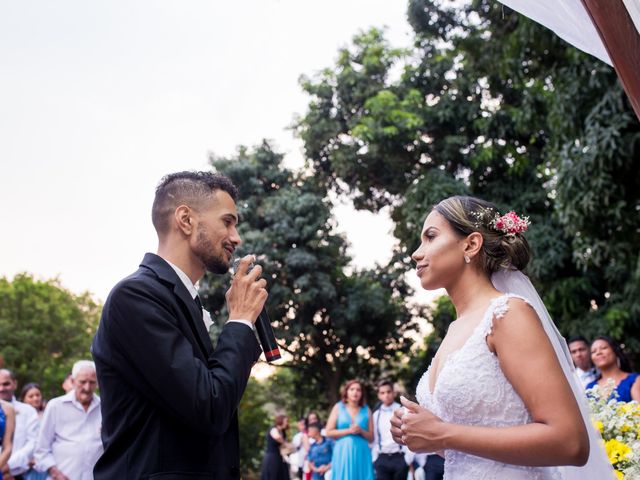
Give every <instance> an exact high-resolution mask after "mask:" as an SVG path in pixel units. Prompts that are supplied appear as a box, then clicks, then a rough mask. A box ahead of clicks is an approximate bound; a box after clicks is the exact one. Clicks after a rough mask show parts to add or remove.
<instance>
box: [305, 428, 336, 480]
mask: <svg viewBox="0 0 640 480" xmlns="http://www.w3.org/2000/svg"><path fill="white" fill-rule="evenodd" d="M321 429H322V427H321V426H320V424H319V423H311V424H310V425H309V427H308V428H307V434H308V435H309V438H311V439H313V443H312V444H311V447H310V448H309V455H308V457H307V458H308V460H309V467H310V469H311V472H312V474H313V475H312V480H324V478H325V475H326V474H327V472H328V471H329V470H331V457H332V455H333V440H331V439H330V438H325V437H324V436H322V434H321V433H320V430H321ZM336 478H337V477H336Z"/></svg>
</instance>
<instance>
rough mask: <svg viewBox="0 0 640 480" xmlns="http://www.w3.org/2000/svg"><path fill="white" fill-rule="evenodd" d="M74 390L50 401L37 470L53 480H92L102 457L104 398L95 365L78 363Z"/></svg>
mask: <svg viewBox="0 0 640 480" xmlns="http://www.w3.org/2000/svg"><path fill="white" fill-rule="evenodd" d="M71 373H72V376H73V386H74V388H73V390H71V391H70V392H69V393H67V394H66V395H63V396H61V397H56V398H54V399H52V400H51V401H49V403H48V404H47V408H46V409H45V411H44V417H43V419H42V428H41V429H40V435H39V436H38V442H37V445H36V453H35V458H36V468H37V469H38V470H40V471H43V472H48V473H49V478H51V479H53V480H92V479H93V467H94V465H95V463H96V461H97V460H98V458H99V457H100V455H101V454H102V441H101V440H100V429H101V425H102V416H101V414H100V398H99V397H98V396H97V395H95V394H94V392H95V390H96V387H97V386H98V382H97V380H96V367H95V364H94V363H93V362H91V361H89V360H80V361H79V362H76V364H75V365H74V366H73V370H72V372H71Z"/></svg>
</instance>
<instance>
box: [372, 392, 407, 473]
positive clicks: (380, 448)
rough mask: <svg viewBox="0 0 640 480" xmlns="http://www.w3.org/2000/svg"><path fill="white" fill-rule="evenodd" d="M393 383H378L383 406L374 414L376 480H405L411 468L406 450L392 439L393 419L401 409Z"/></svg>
mask: <svg viewBox="0 0 640 480" xmlns="http://www.w3.org/2000/svg"><path fill="white" fill-rule="evenodd" d="M395 397H396V393H395V390H394V388H393V382H391V381H389V380H382V381H381V382H379V383H378V399H379V400H380V402H382V403H381V405H380V408H378V409H377V410H376V411H375V412H373V452H372V453H373V464H374V467H375V469H376V480H405V479H406V478H407V472H408V471H409V467H408V466H407V463H406V462H405V459H404V453H405V451H404V449H403V447H401V446H400V445H398V444H397V443H396V442H394V440H393V438H392V437H391V422H390V420H391V417H392V415H393V412H394V410H397V409H398V408H400V404H399V403H397V402H396V401H395Z"/></svg>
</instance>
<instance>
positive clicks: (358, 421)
mask: <svg viewBox="0 0 640 480" xmlns="http://www.w3.org/2000/svg"><path fill="white" fill-rule="evenodd" d="M326 435H327V437H329V438H333V439H334V440H335V445H334V447H333V457H332V459H331V478H334V479H336V480H373V478H374V476H373V463H372V461H371V450H370V449H369V442H372V441H373V420H372V418H371V412H370V411H369V407H368V406H367V405H366V404H365V395H364V388H363V386H362V384H361V383H360V382H359V381H358V380H350V381H349V382H347V383H346V385H345V386H344V387H343V389H342V401H340V402H338V403H336V404H335V405H334V407H333V409H332V410H331V414H330V415H329V420H328V421H327V432H326Z"/></svg>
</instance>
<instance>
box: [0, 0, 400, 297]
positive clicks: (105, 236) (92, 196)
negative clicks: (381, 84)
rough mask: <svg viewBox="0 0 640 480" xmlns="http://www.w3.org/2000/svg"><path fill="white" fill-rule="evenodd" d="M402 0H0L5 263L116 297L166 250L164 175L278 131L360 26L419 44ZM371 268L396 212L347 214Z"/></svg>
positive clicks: (348, 227) (280, 142) (342, 215)
mask: <svg viewBox="0 0 640 480" xmlns="http://www.w3.org/2000/svg"><path fill="white" fill-rule="evenodd" d="M405 10H406V2H405V1H390V0H340V1H338V0H325V1H323V2H318V1H314V2H311V1H307V0H242V1H236V2H228V1H225V2H222V1H216V0H209V1H196V0H189V1H184V2H178V1H168V0H147V1H135V0H134V1H132V0H127V1H122V0H115V1H114V0H111V1H108V2H106V1H104V2H87V1H86V0H76V1H70V0H63V1H55V2H51V1H45V0H40V1H30V0H19V1H0V201H1V204H2V206H3V208H2V209H1V210H0V222H1V227H0V235H1V241H0V276H8V277H12V276H13V275H14V274H15V273H17V272H21V271H27V272H31V273H33V274H36V275H37V276H39V277H41V278H51V277H55V276H59V277H60V279H61V281H62V283H63V285H64V286H66V287H67V288H69V289H70V290H72V291H75V292H81V291H84V290H89V291H91V292H93V293H94V294H95V296H96V297H97V298H98V299H101V300H104V299H105V298H106V295H107V293H108V292H109V290H110V288H111V287H112V286H113V285H114V284H115V283H116V282H117V281H118V280H119V279H120V278H122V277H123V276H125V275H127V274H129V273H130V272H132V271H133V270H135V269H136V268H137V265H138V263H139V261H140V260H141V259H142V256H143V254H144V252H146V251H155V249H156V236H155V232H154V230H153V227H152V225H151V221H150V213H149V212H150V207H151V202H152V199H153V192H154V188H155V186H156V184H157V182H158V180H159V179H160V178H161V177H162V175H164V174H166V173H169V172H172V171H178V170H185V169H204V168H207V154H208V153H209V152H214V153H216V154H219V155H230V154H232V153H233V152H234V151H235V149H236V147H237V146H238V145H240V144H245V145H254V144H257V143H259V142H260V140H261V139H262V138H269V139H273V140H274V141H275V144H276V145H277V147H278V148H279V149H280V150H281V151H283V152H285V153H286V154H287V162H288V164H290V165H299V164H300V162H301V158H302V154H301V148H300V143H299V142H298V141H296V140H294V138H293V135H292V133H291V132H290V130H288V129H287V127H288V126H289V125H291V123H292V120H293V118H294V115H295V114H296V113H298V114H302V113H304V111H305V108H306V105H307V103H308V98H307V97H306V96H305V95H304V94H303V93H302V91H301V89H300V87H299V86H298V78H299V76H300V75H301V74H307V75H312V74H314V73H315V72H317V71H319V70H320V69H322V68H325V67H329V66H331V65H333V63H334V61H335V59H336V55H337V51H338V48H339V47H342V46H346V45H348V44H349V42H350V40H351V38H352V37H353V35H354V34H356V33H357V32H358V31H359V30H362V29H367V28H369V27H371V26H375V27H386V28H387V38H388V39H389V40H390V41H391V43H392V44H394V45H396V46H405V45H408V44H409V43H410V40H411V37H410V27H409V25H408V24H407V22H406V14H405ZM338 215H339V216H338V218H339V220H340V226H341V228H342V229H343V230H344V231H346V232H347V234H348V236H349V239H350V241H351V242H352V244H353V248H352V254H353V255H354V256H355V263H356V264H357V265H359V266H368V265H372V264H373V262H374V261H379V262H384V261H386V260H387V259H388V258H389V255H390V252H391V247H392V245H393V239H392V238H391V237H390V236H389V235H388V233H389V232H390V229H391V223H390V221H389V220H388V219H387V218H385V216H384V215H373V214H368V213H363V214H358V215H354V214H352V213H350V212H349V209H347V208H341V209H340V210H339V212H338Z"/></svg>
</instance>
